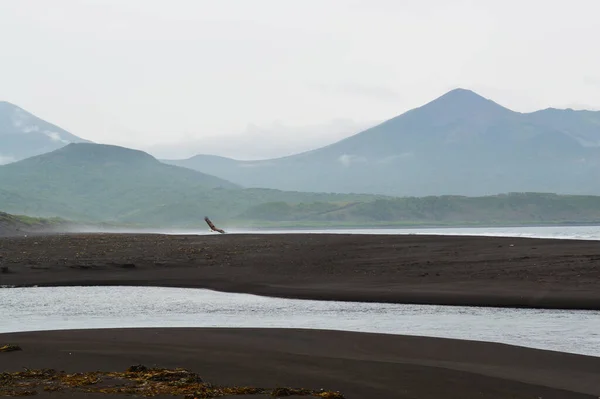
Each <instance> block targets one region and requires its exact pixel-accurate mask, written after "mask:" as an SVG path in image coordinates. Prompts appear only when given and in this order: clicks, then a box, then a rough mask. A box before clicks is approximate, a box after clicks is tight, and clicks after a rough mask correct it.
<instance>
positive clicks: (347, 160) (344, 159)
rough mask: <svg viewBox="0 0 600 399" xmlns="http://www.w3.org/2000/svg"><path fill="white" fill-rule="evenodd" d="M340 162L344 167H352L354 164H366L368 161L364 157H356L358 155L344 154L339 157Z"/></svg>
mask: <svg viewBox="0 0 600 399" xmlns="http://www.w3.org/2000/svg"><path fill="white" fill-rule="evenodd" d="M338 162H339V163H341V164H342V165H344V166H346V167H348V166H350V165H352V164H356V163H365V162H367V159H366V158H364V157H359V156H356V155H351V154H342V155H340V156H339V158H338Z"/></svg>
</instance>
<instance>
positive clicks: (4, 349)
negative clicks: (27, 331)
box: [0, 345, 23, 352]
mask: <svg viewBox="0 0 600 399" xmlns="http://www.w3.org/2000/svg"><path fill="white" fill-rule="evenodd" d="M22 350H23V349H21V347H20V346H19V345H3V346H0V352H16V351H22Z"/></svg>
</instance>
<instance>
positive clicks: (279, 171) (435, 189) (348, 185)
mask: <svg viewBox="0 0 600 399" xmlns="http://www.w3.org/2000/svg"><path fill="white" fill-rule="evenodd" d="M257 145H258V144H257ZM165 162H168V163H171V164H174V165H179V166H184V167H188V168H193V169H196V170H201V171H203V172H205V173H209V174H212V175H215V176H218V177H221V178H224V179H227V180H230V181H232V182H235V183H240V184H243V185H244V186H247V187H248V186H249V187H266V188H274V189H281V190H297V191H323V192H341V193H351V192H361V193H373V194H385V195H395V196H427V195H470V196H477V195H488V194H495V193H502V192H522V191H525V192H530V191H537V192H555V193H569V194H600V186H599V185H598V184H597V181H598V176H600V112H598V111H574V110H571V109H566V110H559V109H551V108H549V109H545V110H541V111H537V112H533V113H520V112H514V111H512V110H510V109H508V108H505V107H503V106H501V105H499V104H497V103H495V102H493V101H492V100H489V99H486V98H483V97H482V96H480V95H478V94H477V93H474V92H472V91H470V90H465V89H455V90H452V91H450V92H448V93H446V94H444V95H442V96H441V97H439V98H437V99H435V100H433V101H431V102H429V103H427V104H425V105H423V106H421V107H418V108H415V109H412V110H410V111H408V112H406V113H404V114H402V115H399V116H397V117H394V118H392V119H390V120H387V121H385V122H383V123H381V124H379V125H377V126H374V127H372V128H370V129H367V130H365V131H363V132H361V133H358V134H356V135H353V136H351V137H349V138H346V139H343V140H340V141H338V142H336V143H334V144H331V145H328V146H325V147H322V148H319V149H316V150H313V151H307V152H304V153H300V154H297V155H292V156H287V157H282V158H276V159H269V160H263V161H238V160H234V159H228V158H223V157H215V156H211V155H204V154H200V155H197V156H194V157H191V158H189V159H185V160H169V161H165Z"/></svg>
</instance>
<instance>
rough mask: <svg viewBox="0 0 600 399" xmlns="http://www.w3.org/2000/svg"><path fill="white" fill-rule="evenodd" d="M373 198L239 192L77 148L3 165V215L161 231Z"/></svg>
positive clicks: (189, 173)
mask: <svg viewBox="0 0 600 399" xmlns="http://www.w3.org/2000/svg"><path fill="white" fill-rule="evenodd" d="M374 198H377V197H375V196H348V195H328V194H320V193H294V192H284V191H278V190H266V189H249V190H246V189H243V188H242V187H240V186H238V185H236V184H233V183H230V182H229V181H226V180H223V179H220V178H217V177H214V176H211V175H207V174H204V173H201V172H198V171H194V170H191V169H187V168H181V167H178V166H173V165H167V164H164V163H161V162H159V161H158V160H157V159H156V158H154V157H152V156H151V155H149V154H147V153H145V152H142V151H138V150H132V149H129V148H124V147H118V146H112V145H101V144H90V143H77V144H69V145H66V146H65V147H63V148H60V149H58V150H55V151H52V152H50V153H46V154H42V155H37V156H34V157H31V158H27V159H24V160H21V161H18V162H14V163H11V164H8V165H3V166H0V210H2V211H4V212H10V213H13V214H26V215H31V216H38V217H62V218H66V219H69V220H73V221H78V222H99V221H102V222H118V223H135V224H152V225H155V226H156V225H160V226H171V225H186V224H192V225H197V224H198V223H201V224H203V223H204V221H203V217H204V216H205V215H210V216H211V217H214V218H216V219H217V218H218V219H223V218H232V217H235V216H236V215H238V214H240V213H243V212H244V211H245V210H246V209H248V208H250V207H252V206H256V205H259V204H261V203H265V202H278V201H285V202H289V203H292V204H295V203H299V202H308V203H311V202H315V201H336V202H337V203H343V202H344V201H352V200H354V201H357V200H361V201H362V200H372V199H374Z"/></svg>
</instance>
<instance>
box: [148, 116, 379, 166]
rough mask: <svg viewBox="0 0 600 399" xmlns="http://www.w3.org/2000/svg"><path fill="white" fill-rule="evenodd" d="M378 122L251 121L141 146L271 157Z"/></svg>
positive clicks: (162, 154) (165, 153) (174, 155)
mask: <svg viewBox="0 0 600 399" xmlns="http://www.w3.org/2000/svg"><path fill="white" fill-rule="evenodd" d="M377 123H379V122H355V121H352V120H347V119H336V120H332V121H329V122H325V123H321V124H315V125H306V126H288V125H284V124H281V123H273V124H272V125H270V126H256V125H249V126H248V127H247V128H246V129H245V130H244V131H243V132H242V133H237V134H229V135H222V136H207V137H202V138H197V139H180V140H178V141H177V142H171V143H163V144H158V145H147V146H143V147H142V148H140V149H142V150H144V151H148V152H149V153H151V154H152V155H154V156H156V157H158V158H161V159H179V158H188V157H191V156H193V155H196V154H210V155H220V156H224V157H229V158H235V159H240V160H259V159H270V158H278V157H284V156H288V155H293V154H298V153H301V152H304V151H309V150H313V149H316V148H320V147H324V146H326V145H329V144H332V143H335V142H337V141H339V140H342V139H344V138H346V137H349V136H352V135H354V134H356V133H359V132H361V131H363V130H366V129H368V128H370V127H372V126H375V125H376V124H377ZM261 165H262V164H261Z"/></svg>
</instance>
